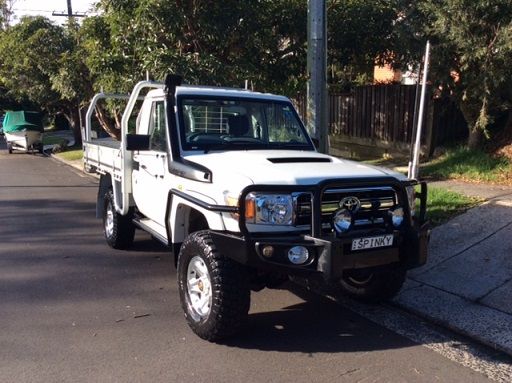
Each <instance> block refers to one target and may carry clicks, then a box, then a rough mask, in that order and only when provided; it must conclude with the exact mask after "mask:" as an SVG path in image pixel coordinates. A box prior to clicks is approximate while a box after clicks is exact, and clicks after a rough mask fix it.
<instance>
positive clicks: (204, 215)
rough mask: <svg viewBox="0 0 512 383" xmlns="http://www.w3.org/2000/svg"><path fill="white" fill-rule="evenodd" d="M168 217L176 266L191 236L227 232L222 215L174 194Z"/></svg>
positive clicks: (170, 196) (170, 202)
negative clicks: (183, 245)
mask: <svg viewBox="0 0 512 383" xmlns="http://www.w3.org/2000/svg"><path fill="white" fill-rule="evenodd" d="M167 217H168V218H167V219H166V222H167V236H168V238H169V239H170V241H169V243H170V244H171V245H172V248H173V253H174V260H175V264H176V263H177V258H178V253H179V250H180V247H181V244H182V243H183V242H184V241H185V238H187V236H188V235H189V234H191V233H194V232H197V231H201V230H225V227H224V221H223V219H222V215H221V213H219V212H213V211H208V210H206V209H204V208H202V207H200V206H197V205H195V204H193V203H191V202H189V201H187V200H185V199H183V198H181V197H179V196H176V195H173V194H172V193H170V195H169V202H168V206H167Z"/></svg>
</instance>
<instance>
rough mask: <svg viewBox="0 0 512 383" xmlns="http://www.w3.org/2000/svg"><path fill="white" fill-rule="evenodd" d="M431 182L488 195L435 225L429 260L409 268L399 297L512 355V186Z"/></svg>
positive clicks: (412, 307)
mask: <svg viewBox="0 0 512 383" xmlns="http://www.w3.org/2000/svg"><path fill="white" fill-rule="evenodd" d="M429 186H430V187H435V186H439V187H443V188H447V189H450V190H453V191H456V192H459V193H462V194H465V195H469V196H479V197H483V198H485V199H486V200H487V201H486V202H485V203H484V204H482V205H480V206H478V207H476V208H473V209H471V210H469V211H467V212H466V213H465V214H462V215H460V216H458V217H456V218H454V219H453V220H451V221H449V222H447V223H445V224H444V225H441V226H439V227H436V228H434V230H433V231H432V236H431V241H430V245H429V259H428V262H427V264H426V265H425V266H423V267H421V268H419V269H416V270H413V271H411V272H410V273H409V276H408V279H407V281H406V284H405V286H404V288H403V289H402V291H401V292H400V294H399V295H398V296H397V297H396V298H395V300H394V303H396V304H397V305H398V306H400V307H402V308H405V309H406V310H409V311H412V312H414V313H416V314H418V315H420V316H422V317H425V318H427V319H429V320H431V321H434V322H436V323H438V324H441V325H444V326H447V327H448V328H450V329H452V330H454V331H456V332H459V333H462V334H464V335H467V336H469V337H471V338H474V339H476V340H478V341H480V342H482V343H485V344H487V345H489V346H491V347H494V348H496V349H499V350H501V351H504V352H506V353H507V354H509V355H512V187H503V186H493V185H485V184H471V183H464V182H458V181H442V182H434V183H431V184H430V185H429ZM427 211H428V208H427Z"/></svg>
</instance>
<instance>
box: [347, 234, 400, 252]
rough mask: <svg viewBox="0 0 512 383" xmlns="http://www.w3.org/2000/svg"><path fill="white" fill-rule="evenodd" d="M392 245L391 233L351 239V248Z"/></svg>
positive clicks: (359, 248) (362, 248) (360, 248)
mask: <svg viewBox="0 0 512 383" xmlns="http://www.w3.org/2000/svg"><path fill="white" fill-rule="evenodd" d="M391 245H393V234H389V235H379V236H377V237H365V238H355V239H353V240H352V250H364V249H373V248H376V247H386V246H391Z"/></svg>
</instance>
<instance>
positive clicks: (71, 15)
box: [52, 0, 87, 21]
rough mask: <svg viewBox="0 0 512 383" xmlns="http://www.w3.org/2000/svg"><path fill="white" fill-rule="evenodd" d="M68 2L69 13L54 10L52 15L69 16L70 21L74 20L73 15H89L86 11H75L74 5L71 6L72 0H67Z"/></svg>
mask: <svg viewBox="0 0 512 383" xmlns="http://www.w3.org/2000/svg"><path fill="white" fill-rule="evenodd" d="M67 3H68V12H67V13H63V12H56V11H53V12H52V16H64V17H67V18H68V20H69V21H71V20H73V17H86V16H87V15H86V13H85V12H77V13H73V7H72V6H71V0H67Z"/></svg>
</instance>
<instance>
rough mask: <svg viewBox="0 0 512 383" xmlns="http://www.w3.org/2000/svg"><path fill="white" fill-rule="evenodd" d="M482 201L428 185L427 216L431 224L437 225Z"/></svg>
mask: <svg viewBox="0 0 512 383" xmlns="http://www.w3.org/2000/svg"><path fill="white" fill-rule="evenodd" d="M483 201H484V200H483V199H481V198H475V197H467V196H465V195H462V194H459V193H455V192H452V191H450V190H446V189H443V188H437V187H429V189H428V194H427V218H428V219H429V220H430V222H431V223H432V226H439V225H441V224H443V223H445V222H447V221H448V220H450V219H451V218H453V217H455V216H457V215H459V214H462V213H464V212H465V211H466V210H468V209H471V208H472V207H475V206H477V205H479V204H480V203H482V202H483Z"/></svg>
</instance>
